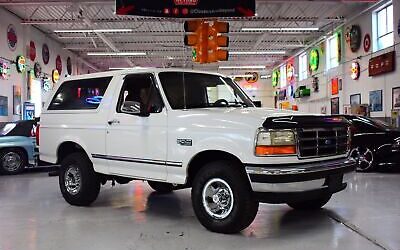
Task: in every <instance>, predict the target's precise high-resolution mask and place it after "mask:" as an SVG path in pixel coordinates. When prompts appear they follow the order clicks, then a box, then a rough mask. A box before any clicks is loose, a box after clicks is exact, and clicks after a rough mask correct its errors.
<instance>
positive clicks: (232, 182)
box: [192, 161, 258, 234]
mask: <svg viewBox="0 0 400 250" xmlns="http://www.w3.org/2000/svg"><path fill="white" fill-rule="evenodd" d="M192 204H193V209H194V212H195V214H196V216H197V218H198V219H199V221H200V223H201V224H202V225H203V226H204V227H205V228H207V229H208V230H210V231H213V232H217V233H226V234H230V233H237V232H240V231H241V230H243V229H245V228H246V227H248V226H249V225H250V224H251V223H252V222H253V220H254V218H255V216H256V215H257V211H258V202H257V201H256V200H255V199H254V198H253V195H252V191H251V187H250V184H249V181H248V179H247V178H246V175H245V174H244V173H242V171H240V169H239V168H238V167H237V166H235V163H233V162H229V161H216V162H211V163H208V164H207V165H205V166H204V167H203V168H202V169H201V170H200V171H199V173H198V174H197V175H196V177H195V179H194V181H193V187H192Z"/></svg>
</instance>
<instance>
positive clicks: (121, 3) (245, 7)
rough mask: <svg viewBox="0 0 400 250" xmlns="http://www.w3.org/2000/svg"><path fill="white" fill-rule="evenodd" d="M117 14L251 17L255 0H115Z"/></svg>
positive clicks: (180, 16) (172, 16) (182, 16)
mask: <svg viewBox="0 0 400 250" xmlns="http://www.w3.org/2000/svg"><path fill="white" fill-rule="evenodd" d="M115 2H116V13H117V15H135V16H151V17H171V18H202V17H251V16H254V15H255V9H256V4H255V0H231V1H215V0H152V1H148V0H116V1H115Z"/></svg>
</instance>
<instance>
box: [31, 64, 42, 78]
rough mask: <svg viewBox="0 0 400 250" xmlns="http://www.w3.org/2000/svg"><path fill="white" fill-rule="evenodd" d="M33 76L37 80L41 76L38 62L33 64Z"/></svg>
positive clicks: (40, 67)
mask: <svg viewBox="0 0 400 250" xmlns="http://www.w3.org/2000/svg"><path fill="white" fill-rule="evenodd" d="M33 74H34V76H35V78H39V77H40V75H41V74H42V66H40V64H39V63H38V62H37V63H35V65H34V66H33Z"/></svg>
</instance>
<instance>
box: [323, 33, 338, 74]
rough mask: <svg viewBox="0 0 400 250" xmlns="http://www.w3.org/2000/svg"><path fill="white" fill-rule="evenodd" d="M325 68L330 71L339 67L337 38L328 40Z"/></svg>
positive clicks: (333, 37)
mask: <svg viewBox="0 0 400 250" xmlns="http://www.w3.org/2000/svg"><path fill="white" fill-rule="evenodd" d="M326 52H327V53H326V68H327V69H332V68H335V67H337V66H339V52H338V37H337V36H336V35H334V36H331V37H330V38H328V41H327V43H326Z"/></svg>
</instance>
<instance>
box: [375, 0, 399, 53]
mask: <svg viewBox="0 0 400 250" xmlns="http://www.w3.org/2000/svg"><path fill="white" fill-rule="evenodd" d="M373 18H374V19H375V20H373V23H375V25H374V27H375V29H374V39H375V41H376V44H377V45H376V46H375V47H374V50H375V51H377V50H381V49H385V48H388V47H390V46H393V44H394V35H393V5H389V6H387V7H385V8H383V9H380V10H378V11H376V12H375V13H374V14H373Z"/></svg>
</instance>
